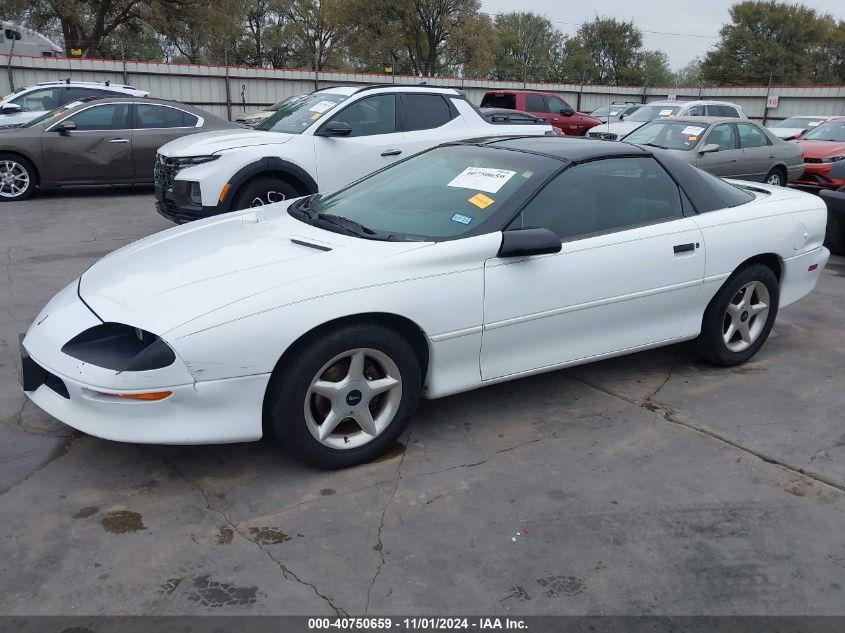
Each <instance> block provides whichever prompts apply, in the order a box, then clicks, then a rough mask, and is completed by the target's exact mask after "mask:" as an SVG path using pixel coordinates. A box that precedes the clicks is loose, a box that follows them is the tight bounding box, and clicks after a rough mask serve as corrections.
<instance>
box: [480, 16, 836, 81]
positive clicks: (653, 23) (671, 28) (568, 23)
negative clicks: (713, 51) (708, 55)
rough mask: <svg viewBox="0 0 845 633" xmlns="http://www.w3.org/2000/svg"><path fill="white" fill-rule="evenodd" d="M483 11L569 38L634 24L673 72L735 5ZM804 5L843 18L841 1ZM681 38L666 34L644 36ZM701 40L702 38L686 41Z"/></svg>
mask: <svg viewBox="0 0 845 633" xmlns="http://www.w3.org/2000/svg"><path fill="white" fill-rule="evenodd" d="M481 1H482V10H483V11H486V12H488V13H493V14H495V13H507V12H509V11H533V12H534V13H540V14H542V15H545V16H546V17H547V18H549V19H550V20H551V21H552V22H554V23H555V26H556V27H557V28H559V29H560V30H561V31H563V33H565V34H566V35H572V34H574V33H575V31H576V30H577V29H578V26H579V25H580V24H581V23H582V22H586V21H588V20H592V19H593V18H594V17H595V16H596V15H602V16H611V17H615V18H617V19H625V20H633V21H634V24H636V25H637V26H638V27H639V28H640V29H641V30H642V31H643V44H644V45H645V47H646V48H647V49H652V50H660V51H663V52H664V53H666V54H667V55H668V56H669V64H670V65H671V66H672V69H673V70H677V69H679V68H681V67H682V66H684V65H685V64H686V63H687V62H689V61H690V60H691V59H693V58H694V57H695V56H696V55H703V54H704V53H705V52H707V49H708V48H710V47H711V46H712V45H713V44H715V43H716V42H717V41H718V37H719V29H720V28H721V27H722V25H723V24H724V23H725V22H728V21H729V16H728V9H729V8H730V7H731V5H733V4H735V0H705V1H704V2H702V1H701V0H696V1H695V2H693V1H692V0H670V1H669V2H655V1H654V0H649V1H648V2H645V1H637V0H603V1H601V2H580V3H576V2H562V1H561V0H533V1H532V2H531V3H530V4H528V3H524V2H519V1H518V0H481ZM804 4H805V5H807V6H809V7H812V8H813V9H816V11H820V12H822V13H830V14H832V15H833V16H835V17H836V18H837V19H843V18H845V1H843V0H806V1H805V2H804ZM648 31H661V32H663V33H666V32H672V33H681V34H684V35H665V34H660V33H649V32H648ZM695 35H701V36H706V37H690V36H695Z"/></svg>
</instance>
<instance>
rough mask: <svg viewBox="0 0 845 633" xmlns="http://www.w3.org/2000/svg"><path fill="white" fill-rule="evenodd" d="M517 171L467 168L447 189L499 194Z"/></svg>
mask: <svg viewBox="0 0 845 633" xmlns="http://www.w3.org/2000/svg"><path fill="white" fill-rule="evenodd" d="M515 174H516V172H515V171H510V170H509V169H492V168H489V167H467V168H466V169H464V170H463V171H462V172H461V173H460V174H458V175H457V176H455V177H454V178H453V179H452V180H451V182H449V183H448V184H447V185H446V186H447V187H460V188H461V189H476V190H480V191H486V192H487V193H498V191H499V189H501V188H502V187H503V186H504V185H505V183H507V181H508V180H510V179H511V178H513V177H514V175H515Z"/></svg>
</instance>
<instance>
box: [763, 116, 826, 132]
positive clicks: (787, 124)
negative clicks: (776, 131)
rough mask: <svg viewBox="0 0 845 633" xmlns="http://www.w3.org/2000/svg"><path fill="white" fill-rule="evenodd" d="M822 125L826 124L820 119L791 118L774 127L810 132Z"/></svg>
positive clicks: (807, 117) (809, 117) (808, 117)
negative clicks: (809, 130)
mask: <svg viewBox="0 0 845 633" xmlns="http://www.w3.org/2000/svg"><path fill="white" fill-rule="evenodd" d="M822 123H824V119H821V118H819V117H811V116H791V117H789V118H788V119H784V120H783V121H781V122H780V123H778V124H777V125H775V126H774V127H784V128H792V129H796V128H797V129H801V130H808V129H811V128H814V127H818V126H819V125H821V124H822Z"/></svg>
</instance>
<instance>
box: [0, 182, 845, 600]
mask: <svg viewBox="0 0 845 633" xmlns="http://www.w3.org/2000/svg"><path fill="white" fill-rule="evenodd" d="M168 226H170V224H169V223H168V222H167V221H165V220H164V219H162V218H160V217H159V216H157V215H156V214H155V212H154V210H153V207H152V196H151V193H150V191H149V190H147V189H124V190H119V191H117V190H78V191H61V190H60V191H55V192H48V193H46V194H42V195H40V196H37V197H35V198H33V199H32V200H30V201H27V202H24V203H15V204H4V205H0V266H2V267H3V268H4V272H3V274H2V275H0V517H2V527H3V530H2V532H3V534H2V538H0V613H4V614H18V615H24V614H80V615H81V614H91V615H93V614H113V615H121V614H199V613H206V614H207V613H214V614H242V613H249V614H281V613H284V614H291V613H297V614H334V613H340V614H344V613H348V614H361V613H365V612H366V613H370V614H391V615H398V614H447V613H462V614H468V613H484V614H488V613H501V614H505V613H513V614H633V615H640V614H660V615H662V614H843V613H845V531H843V529H842V526H843V525H845V427H844V426H843V415H842V411H843V407H845V389H843V386H845V380H843V378H842V376H843V364H845V361H843V358H845V354H843V352H845V333H843V330H842V326H841V323H842V308H843V301H845V260H843V259H841V258H833V260H832V261H831V263H830V265H829V267H828V270H827V271H826V273H825V275H824V277H823V279H822V281H821V284H820V286H819V288H818V289H817V290H816V292H815V293H814V294H812V295H811V296H810V297H808V298H807V299H805V300H804V301H802V302H801V303H799V304H797V305H795V306H792V307H790V308H787V309H786V310H784V311H783V313H782V314H781V315H780V316H779V317H778V321H777V324H776V326H775V334H774V336H773V337H772V338H771V339H770V341H769V342H768V343H767V344H766V346H765V347H764V348H763V350H762V352H761V353H760V354H759V355H758V356H757V357H756V358H755V359H754V361H753V362H752V363H750V364H748V365H745V366H742V367H739V368H734V369H730V370H724V369H716V368H712V367H709V366H706V365H703V364H701V363H700V362H699V361H698V360H697V359H696V358H695V357H693V356H692V355H691V354H690V353H689V352H688V350H687V349H686V347H685V346H675V347H671V348H666V349H663V350H656V351H653V352H648V353H642V354H637V355H634V356H629V357H625V358H620V359H616V360H612V361H606V362H602V363H597V364H593V365H587V366H583V367H579V368H574V369H570V370H566V371H559V372H554V373H551V374H546V375H543V376H539V377H533V378H527V379H524V380H520V381H516V382H512V383H507V384H502V385H497V386H493V387H489V388H486V389H482V390H479V391H476V392H473V393H467V394H462V395H458V396H454V397H451V398H446V399H443V400H439V401H429V402H423V405H422V407H421V410H420V412H419V414H418V415H417V417H416V419H415V420H414V422H413V424H412V426H411V428H410V430H409V431H408V432H407V433H406V435H405V436H404V437H403V438H402V440H401V443H400V444H398V445H397V446H396V448H395V450H394V451H392V452H391V453H390V454H389V455H387V456H386V457H385V458H383V459H381V460H379V461H377V462H376V463H373V464H368V465H365V466H361V467H357V468H353V469H349V470H344V471H340V472H331V473H326V472H320V471H314V470H312V469H309V468H307V467H305V466H302V465H300V464H299V463H297V462H294V461H292V460H290V459H289V458H288V457H287V456H286V455H285V454H284V453H282V452H280V451H279V450H278V449H277V448H276V446H275V445H274V444H273V443H272V442H271V441H261V442H257V443H253V444H242V445H227V446H212V447H161V446H137V445H127V444H118V443H113V442H106V441H102V440H98V439H95V438H91V437H87V436H83V435H81V434H79V433H76V432H75V431H73V430H71V429H69V428H68V427H66V426H64V425H62V424H61V423H59V422H57V421H55V420H52V419H50V418H49V417H48V416H46V415H45V414H43V413H41V412H40V411H39V410H38V409H37V408H36V407H34V406H33V405H31V404H27V403H25V399H24V397H23V395H22V394H21V393H20V390H19V388H18V386H17V378H16V372H17V365H18V362H19V361H18V343H17V341H18V338H17V337H18V333H19V332H22V331H24V330H25V329H26V328H27V327H28V325H29V323H30V321H31V320H32V318H33V317H34V316H35V314H36V313H37V312H38V311H39V310H40V309H41V307H42V306H43V304H44V303H46V301H47V300H48V299H49V298H50V297H51V296H52V295H53V294H54V293H55V292H57V291H58V290H59V289H60V288H62V287H63V286H64V285H65V284H67V283H68V282H70V281H71V280H72V279H73V278H75V277H76V276H78V275H79V274H80V273H81V272H82V271H84V270H85V268H86V267H87V266H89V265H90V264H91V263H93V262H94V261H95V260H96V259H97V258H99V257H101V256H102V255H104V254H105V253H107V252H110V251H111V250H114V249H115V248H118V247H119V246H121V245H123V244H125V243H128V242H130V241H132V240H134V239H137V238H140V237H142V236H144V235H147V234H149V233H152V232H154V231H157V230H161V229H164V228H167V227H168Z"/></svg>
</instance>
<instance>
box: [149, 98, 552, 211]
mask: <svg viewBox="0 0 845 633" xmlns="http://www.w3.org/2000/svg"><path fill="white" fill-rule="evenodd" d="M421 91H424V92H425V93H426V94H440V95H443V96H444V97H446V98H447V99H449V100H450V101H451V102H452V104H453V105H454V106H455V108H456V109H457V110H458V113H459V116H457V117H455V118H453V119H452V120H451V121H449V122H448V123H446V124H444V125H442V126H440V127H438V128H433V129H427V130H418V131H406V132H394V133H392V134H377V135H372V136H355V137H334V138H329V137H321V136H315V132H316V131H317V130H318V129H319V128H320V127H321V126H322V125H323V124H324V123H325V122H326V121H327V120H330V119H331V117H332V115H334V114H335V113H336V112H340V111H342V110H343V109H345V108H347V107H348V106H350V105H352V104H353V103H355V102H356V101H358V100H360V99H364V98H367V97H371V96H374V95H379V94H402V93H419V92H421ZM326 92H331V93H336V94H344V95H348V96H349V98H348V99H347V100H345V101H343V102H342V103H340V104H338V105H336V106H334V107H333V108H331V109H329V110H327V111H326V112H325V113H324V115H323V117H321V118H320V119H318V120H317V121H315V122H314V123H313V124H312V125H311V126H310V127H308V128H306V129H305V130H303V131H302V133H301V134H282V133H277V132H261V131H258V130H255V131H250V130H233V131H229V130H227V132H228V133H227V134H216V133H214V132H210V133H208V134H196V135H193V138H192V139H188V138H186V137H183V138H180V139H177V140H176V141H171V142H170V143H167V144H165V145H163V146H162V147H161V148H160V149H159V153H160V154H162V155H163V156H167V157H170V158H176V157H189V156H205V155H210V154H224V155H225V158H226V160H222V159H221V160H216V161H214V162H211V163H206V164H203V165H198V166H196V167H187V168H184V169H182V170H181V171H180V172H179V173H178V174H177V175H176V180H183V181H192V182H199V183H200V191H201V199H202V205H203V206H204V207H215V206H216V205H217V203H218V200H219V196H220V192H221V191H222V188H223V186H224V185H225V184H226V183H228V182H230V180H231V179H232V178H233V177H234V176H235V174H236V173H237V172H238V170H240V169H242V168H244V167H246V166H248V165H252V164H254V163H257V162H259V161H261V160H262V159H265V158H268V157H275V158H281V159H283V160H284V161H286V162H287V163H289V164H290V165H292V166H294V167H297V168H299V169H301V170H303V171H304V172H305V173H306V174H308V175H309V176H310V177H311V178H312V179H313V180H314V182H316V183H317V185H318V188H319V190H320V191H323V192H328V191H334V190H336V189H339V188H341V187H343V186H345V185H347V184H349V183H351V182H353V181H355V180H358V179H359V178H361V177H363V176H366V175H367V174H369V173H371V172H373V171H376V170H378V169H381V168H383V167H387V166H388V165H390V164H391V163H393V162H395V161H397V160H400V159H403V158H407V157H408V156H411V155H413V154H416V153H418V152H421V151H424V150H426V149H429V148H431V147H434V146H436V145H439V144H441V143H444V142H450V141H459V140H463V139H467V138H478V137H492V136H505V135H507V136H519V135H529V136H533V135H539V136H542V135H544V134H546V133H547V132H548V133H553V128H552V127H551V126H550V125H507V126H504V125H494V124H492V123H490V122H488V121H487V120H486V119H484V118H483V117H482V116H480V115H479V114H478V112H477V111H476V110H475V109H474V108H473V107H472V106H471V105H470V104H469V103H468V102H467V101H466V100H465V99H463V98H461V97H459V95H458V93H457V92H456V91H455V90H453V89H449V88H444V89H435V88H430V87H426V88H420V87H415V86H388V87H384V88H375V89H368V90H365V91H363V92H360V91H359V90H358V88H357V87H351V86H338V87H333V88H330V89H328V90H326ZM278 137H283V139H284V140H280V139H279V138H278ZM193 140H195V141H196V143H194V142H192V141H193ZM282 144H284V147H281V145H282ZM392 150H400V152H401V153H400V154H394V155H388V156H382V153H383V152H390V151H392Z"/></svg>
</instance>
